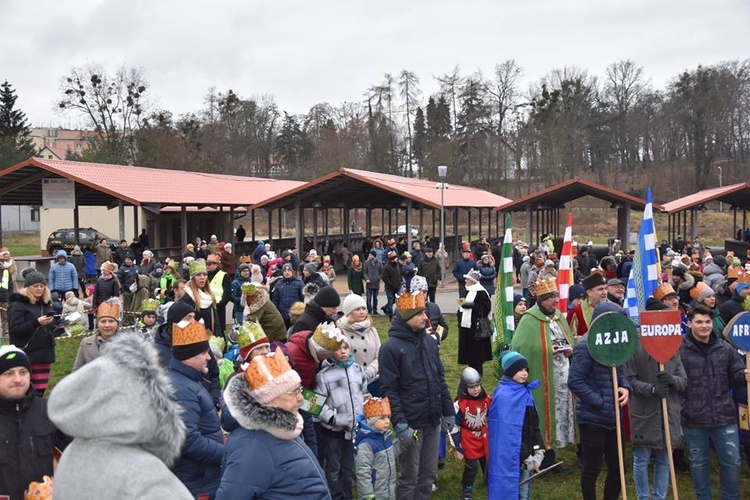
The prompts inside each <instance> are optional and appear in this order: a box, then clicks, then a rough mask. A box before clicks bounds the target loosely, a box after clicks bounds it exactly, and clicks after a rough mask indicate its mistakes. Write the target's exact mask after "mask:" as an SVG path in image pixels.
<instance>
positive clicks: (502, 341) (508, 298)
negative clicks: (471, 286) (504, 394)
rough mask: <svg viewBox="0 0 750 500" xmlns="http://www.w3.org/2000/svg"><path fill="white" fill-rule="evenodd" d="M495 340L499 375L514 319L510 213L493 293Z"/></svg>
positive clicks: (511, 334) (511, 333) (513, 329)
mask: <svg viewBox="0 0 750 500" xmlns="http://www.w3.org/2000/svg"><path fill="white" fill-rule="evenodd" d="M494 322H495V332H496V334H497V335H496V336H495V341H494V346H493V352H494V355H495V356H494V358H495V368H496V369H495V372H496V374H497V375H498V378H499V377H500V375H501V373H500V372H501V370H500V363H499V361H498V360H499V358H500V355H501V353H502V352H503V351H504V350H506V349H507V346H508V345H510V341H511V340H512V338H513V332H514V331H515V330H516V321H515V316H514V314H513V233H512V230H511V221H510V214H508V215H506V217H505V237H504V238H503V249H502V252H501V257H500V272H499V274H498V282H497V292H496V293H495V315H494Z"/></svg>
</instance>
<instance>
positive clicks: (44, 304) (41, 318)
mask: <svg viewBox="0 0 750 500" xmlns="http://www.w3.org/2000/svg"><path fill="white" fill-rule="evenodd" d="M21 276H23V278H24V281H25V283H26V287H25V288H23V289H21V290H20V291H19V292H18V293H14V294H11V296H10V298H9V305H8V330H9V335H10V343H11V344H13V345H15V346H16V347H18V348H20V349H22V350H23V351H24V352H25V353H26V356H28V358H29V361H30V362H31V384H32V386H33V387H34V390H35V391H36V392H37V394H38V395H39V396H43V395H44V391H46V390H47V382H48V381H49V373H50V368H51V366H52V363H54V362H55V337H54V333H53V331H54V325H55V318H54V317H53V316H52V314H53V311H52V301H51V298H50V290H49V288H48V287H47V280H46V279H45V278H44V275H43V274H42V273H40V272H39V271H37V270H36V269H34V268H30V267H29V268H26V269H24V270H23V272H22V273H21Z"/></svg>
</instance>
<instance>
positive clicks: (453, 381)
mask: <svg viewBox="0 0 750 500" xmlns="http://www.w3.org/2000/svg"><path fill="white" fill-rule="evenodd" d="M446 318H447V320H448V325H449V327H450V334H449V336H448V338H447V339H446V340H445V341H444V342H443V343H442V345H441V348H440V357H441V358H442V361H443V365H444V366H445V378H446V382H447V383H448V389H449V391H450V393H451V395H452V396H454V395H455V393H456V389H457V387H458V381H459V379H460V377H461V372H462V371H463V369H464V366H463V365H459V364H457V363H456V359H457V358H456V356H457V352H458V327H457V325H456V316H455V315H446ZM373 319H374V325H375V327H376V328H377V329H378V333H379V334H380V338H381V340H382V341H383V342H386V341H387V340H388V329H389V326H390V322H389V321H388V319H387V318H386V317H384V316H375V317H374V318H373ZM79 343H80V339H71V340H59V341H58V342H57V347H56V351H57V362H56V363H54V364H53V365H52V373H51V377H50V386H49V387H50V390H52V388H54V386H55V385H56V384H57V383H58V382H59V381H60V379H62V378H63V377H64V376H66V375H68V374H69V373H70V370H71V367H72V366H73V361H74V360H75V356H76V353H77V352H78V344H79ZM484 373H485V375H484V388H485V390H486V391H487V392H488V393H490V394H491V393H492V392H493V391H494V389H495V386H496V383H497V381H496V380H495V379H494V376H493V375H492V366H491V362H487V363H486V364H485V367H484ZM113 383H115V382H114V381H113ZM49 392H50V391H48V392H47V394H49ZM557 453H558V457H559V458H560V459H561V460H563V461H564V462H565V463H566V464H567V465H568V466H570V467H571V468H573V472H572V473H571V474H551V475H549V476H548V477H547V478H543V479H538V480H535V481H534V482H533V483H532V487H531V498H543V499H549V500H571V499H575V498H580V497H581V488H580V478H581V472H580V469H579V468H578V466H577V465H576V455H575V452H574V450H573V449H571V448H565V449H562V450H557ZM632 459H633V454H632V452H631V451H630V446H629V445H627V444H626V448H625V464H626V481H627V488H628V497H629V498H636V496H635V488H634V485H633V478H632V469H633V467H632ZM746 467H747V464H743V469H742V472H741V482H740V491H741V495H740V497H741V498H750V474H748V469H747V468H746ZM605 469H606V467H605ZM711 471H712V472H711V478H712V481H713V485H714V492H715V493H716V495H717V497H718V491H719V490H718V488H719V469H718V466H717V464H716V461H715V459H712V462H711ZM462 473H463V464H462V463H460V462H457V461H456V460H455V459H454V458H453V457H452V456H450V455H448V457H447V458H446V464H445V467H444V468H443V469H441V470H440V471H439V473H438V491H437V492H435V493H434V494H433V495H432V498H435V499H446V500H447V499H455V498H460V494H461V474H462ZM604 476H605V471H603V472H602V474H601V475H600V476H599V477H600V480H599V484H598V490H597V491H598V492H599V496H601V494H602V492H603V491H604ZM677 483H678V489H679V493H680V497H681V498H684V499H689V498H693V493H692V492H693V487H692V483H691V482H690V475H689V474H684V473H679V472H678V473H677ZM474 498H475V499H485V498H487V489H486V488H485V486H484V485H483V484H482V481H481V479H479V478H477V480H476V482H475V486H474ZM503 500H504V499H503Z"/></svg>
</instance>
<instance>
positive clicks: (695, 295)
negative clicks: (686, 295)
mask: <svg viewBox="0 0 750 500" xmlns="http://www.w3.org/2000/svg"><path fill="white" fill-rule="evenodd" d="M713 294H714V291H713V290H712V289H711V287H710V286H708V285H707V284H705V283H704V282H702V281H699V282H697V283H696V284H695V286H694V287H693V288H691V289H690V298H692V299H693V300H694V301H696V302H703V301H704V300H706V299H707V298H708V297H710V296H711V295H713Z"/></svg>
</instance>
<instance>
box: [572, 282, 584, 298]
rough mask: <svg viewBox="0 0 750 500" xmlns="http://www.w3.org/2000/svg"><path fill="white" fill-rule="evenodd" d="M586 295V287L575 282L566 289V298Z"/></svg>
mask: <svg viewBox="0 0 750 500" xmlns="http://www.w3.org/2000/svg"><path fill="white" fill-rule="evenodd" d="M585 296H586V289H585V288H583V285H579V284H575V285H573V286H571V287H570V288H569V289H568V300H573V299H577V298H579V297H585Z"/></svg>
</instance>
